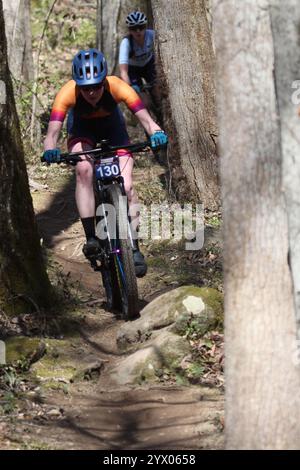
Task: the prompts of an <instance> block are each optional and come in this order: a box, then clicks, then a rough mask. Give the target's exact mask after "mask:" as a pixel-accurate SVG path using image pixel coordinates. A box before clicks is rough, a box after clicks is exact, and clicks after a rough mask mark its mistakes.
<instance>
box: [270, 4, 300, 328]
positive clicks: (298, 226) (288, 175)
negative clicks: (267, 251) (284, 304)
mask: <svg viewBox="0 0 300 470" xmlns="http://www.w3.org/2000/svg"><path fill="white" fill-rule="evenodd" d="M270 5H271V19H272V31H273V37H274V50H275V64H276V69H275V72H276V73H275V78H276V92H277V98H278V106H279V111H280V118H281V126H280V128H281V144H282V152H283V177H284V190H285V198H286V203H287V204H286V206H287V213H288V224H289V249H290V263H291V269H292V276H293V284H294V296H295V304H296V312H297V320H298V336H299V328H300V270H299V266H300V219H299V206H300V149H299V142H300V120H299V116H298V115H297V107H296V104H298V106H299V104H300V99H299V98H298V101H297V102H294V103H292V102H291V95H292V92H293V91H295V90H294V89H293V88H292V84H293V83H294V82H295V81H296V80H299V71H300V56H299V24H300V3H299V2H298V1H297V0H289V1H288V2H286V3H285V4H283V3H282V2H280V1H279V0H270ZM299 87H300V82H298V91H299ZM299 96H300V93H298V97H299Z"/></svg>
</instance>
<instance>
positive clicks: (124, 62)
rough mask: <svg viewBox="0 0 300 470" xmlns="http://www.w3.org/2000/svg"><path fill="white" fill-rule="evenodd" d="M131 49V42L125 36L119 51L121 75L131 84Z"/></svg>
mask: <svg viewBox="0 0 300 470" xmlns="http://www.w3.org/2000/svg"><path fill="white" fill-rule="evenodd" d="M129 51H130V42H129V39H128V38H124V39H123V40H122V41H121V44H120V52H119V67H120V76H121V78H122V80H124V82H126V83H128V85H130V78H129V75H128V64H129Z"/></svg>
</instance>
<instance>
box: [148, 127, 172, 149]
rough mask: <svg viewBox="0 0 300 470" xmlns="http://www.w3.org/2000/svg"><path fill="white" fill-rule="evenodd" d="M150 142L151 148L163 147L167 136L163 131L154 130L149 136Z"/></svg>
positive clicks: (166, 141)
mask: <svg viewBox="0 0 300 470" xmlns="http://www.w3.org/2000/svg"><path fill="white" fill-rule="evenodd" d="M150 143H151V148H152V149H157V148H159V147H164V146H166V145H167V143H168V136H167V134H166V133H165V132H164V131H155V132H154V134H152V135H151V136H150Z"/></svg>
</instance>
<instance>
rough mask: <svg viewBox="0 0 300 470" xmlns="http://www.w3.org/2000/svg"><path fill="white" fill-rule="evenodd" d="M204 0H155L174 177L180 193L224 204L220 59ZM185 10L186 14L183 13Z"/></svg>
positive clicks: (215, 205)
mask: <svg viewBox="0 0 300 470" xmlns="http://www.w3.org/2000/svg"><path fill="white" fill-rule="evenodd" d="M206 4H207V2H206V1H204V0H184V1H179V0H174V1H172V2H169V1H167V0H152V9H153V18H154V23H155V29H156V31H157V33H158V51H159V59H160V60H159V62H160V65H161V70H162V76H160V80H161V81H162V82H163V84H162V88H163V91H164V97H165V99H166V100H167V107H166V110H165V112H164V115H165V117H166V119H165V123H166V128H167V131H168V134H169V135H170V140H171V143H170V146H169V163H170V166H171V179H172V184H173V188H174V189H175V192H176V194H177V195H178V196H179V197H180V196H181V195H182V196H183V197H186V195H187V194H188V195H189V196H191V194H192V195H194V197H195V198H196V199H197V200H200V201H202V202H203V203H204V206H205V207H206V208H208V209H212V210H214V209H217V208H218V206H219V187H218V159H217V152H216V137H217V133H218V131H217V122H216V104H215V58H214V52H213V47H212V40H211V34H210V28H209V24H208V19H207V9H206V6H207V5H206ZM179 12H180V14H179Z"/></svg>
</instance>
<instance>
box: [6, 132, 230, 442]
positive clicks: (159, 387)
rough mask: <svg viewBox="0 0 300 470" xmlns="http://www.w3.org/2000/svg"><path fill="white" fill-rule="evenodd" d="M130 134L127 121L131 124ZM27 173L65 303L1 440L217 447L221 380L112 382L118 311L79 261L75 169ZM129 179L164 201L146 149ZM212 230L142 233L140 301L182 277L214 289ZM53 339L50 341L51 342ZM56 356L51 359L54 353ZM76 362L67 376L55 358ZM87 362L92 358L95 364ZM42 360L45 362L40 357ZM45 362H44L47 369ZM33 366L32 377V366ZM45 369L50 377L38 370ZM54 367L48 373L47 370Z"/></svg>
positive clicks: (216, 260) (216, 242) (158, 171)
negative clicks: (176, 236) (201, 235)
mask: <svg viewBox="0 0 300 470" xmlns="http://www.w3.org/2000/svg"><path fill="white" fill-rule="evenodd" d="M134 133H136V130H134ZM29 175H30V178H33V180H34V181H35V182H38V183H39V184H42V185H43V187H42V188H39V189H38V190H33V191H32V197H33V201H34V207H35V211H36V215H37V221H38V225H39V230H40V234H41V237H42V239H43V245H44V247H45V248H46V250H45V251H46V253H47V257H48V265H49V267H50V275H51V278H52V282H53V283H54V284H56V286H57V287H58V289H60V290H61V292H62V296H63V297H64V298H65V299H64V301H65V302H66V305H69V307H67V312H65V314H64V315H63V316H64V319H63V320H61V317H60V316H59V315H58V318H57V320H56V322H57V326H56V330H57V331H55V334H54V335H53V336H52V339H51V334H50V335H49V336H50V337H48V339H47V338H46V339H45V341H46V344H47V348H48V350H49V349H50V350H51V351H52V353H53V356H55V357H57V359H55V360H56V361H57V363H56V366H55V367H54V372H53V370H52V371H50V370H48V371H46V372H45V370H44V371H41V367H40V365H39V362H38V363H37V364H33V365H32V367H31V372H30V374H31V375H29V376H28V374H27V376H25V379H24V380H23V382H22V384H23V385H22V386H23V389H24V390H25V392H26V393H25V394H24V395H22V394H21V395H19V398H20V400H18V403H17V404H14V405H12V409H11V410H10V412H9V413H7V416H6V418H5V419H4V420H3V421H2V424H1V425H0V426H2V429H1V430H2V435H3V436H5V437H3V440H2V442H1V441H0V447H1V448H8V449H10V448H21V449H111V450H113V449H218V448H222V447H223V433H222V430H223V392H222V390H223V387H222V381H220V380H219V379H218V380H216V383H206V382H205V380H201V377H198V380H195V377H194V378H193V379H194V380H193V381H191V382H190V383H182V382H181V381H180V380H178V378H177V377H174V376H172V375H168V374H167V375H166V374H165V375H164V376H163V377H162V378H161V380H160V381H158V382H157V383H154V384H153V383H152V384H147V383H144V384H141V385H137V386H122V387H120V386H116V384H115V383H113V382H112V380H111V375H110V373H111V371H112V370H113V369H114V368H115V367H116V365H117V364H118V363H119V362H120V360H121V359H123V358H124V355H123V354H121V353H120V351H119V350H118V347H117V343H116V337H117V332H118V330H119V328H120V327H121V325H122V324H123V323H124V320H122V319H120V318H118V317H116V316H115V315H114V314H112V313H110V312H108V311H106V310H105V293H104V290H103V288H102V285H101V281H100V276H99V274H98V273H95V272H94V271H93V270H92V269H91V268H90V266H89V264H88V263H87V262H86V260H85V258H84V257H83V255H82V252H81V249H82V244H83V242H84V237H83V233H82V228H81V223H80V221H79V219H78V215H77V210H76V207H75V202H74V175H73V172H72V170H69V169H66V168H63V167H62V166H59V167H58V166H57V167H56V168H54V166H51V167H50V168H49V167H44V166H41V167H31V169H29ZM134 179H135V182H136V187H137V189H138V192H139V195H140V199H141V200H142V201H143V200H147V199H148V200H149V199H150V200H153V201H156V202H160V201H163V200H164V199H165V197H166V194H167V192H166V187H165V177H164V169H163V168H162V167H160V166H159V165H158V164H156V163H154V162H153V158H152V156H151V154H150V155H147V156H142V157H141V158H138V159H137V165H136V169H135V177H134ZM219 232H220V230H219V228H218V227H213V226H212V225H210V224H207V225H206V232H205V233H206V236H205V245H204V247H203V249H202V250H200V251H186V250H184V247H183V245H182V244H180V243H179V244H178V243H177V244H176V243H174V242H173V243H171V242H165V241H164V242H161V241H160V242H159V241H149V240H145V241H144V243H143V245H142V251H143V252H144V253H145V255H146V258H147V261H148V264H149V272H148V274H147V276H146V277H145V278H143V279H140V280H138V284H139V296H140V306H141V308H143V306H145V305H147V304H148V303H149V302H151V301H152V300H153V299H154V298H156V297H157V296H159V295H160V294H162V293H164V292H166V291H168V290H170V289H174V288H176V287H178V286H181V285H191V284H192V285H198V286H209V287H214V288H217V289H219V290H222V277H221V263H220V254H219V248H220V233H219ZM53 345H54V346H55V347H54V346H53ZM59 360H60V361H59ZM64 361H65V362H66V363H68V364H69V363H70V364H72V365H73V364H74V363H75V364H80V363H82V365H84V367H85V371H89V372H90V371H91V370H92V371H93V373H89V374H83V376H82V377H81V378H79V379H78V380H69V377H68V374H67V373H66V370H67V368H66V367H65V368H64V367H63V366H62V365H61V362H64ZM95 364H96V366H95ZM44 368H46V369H47V363H46V365H45V366H44ZM50 368H51V367H49V369H50ZM33 373H35V374H36V376H35V377H36V379H35V380H34V381H33V379H32V374H33ZM48 373H49V377H47V374H48ZM53 374H54V375H55V377H54V376H53Z"/></svg>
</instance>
